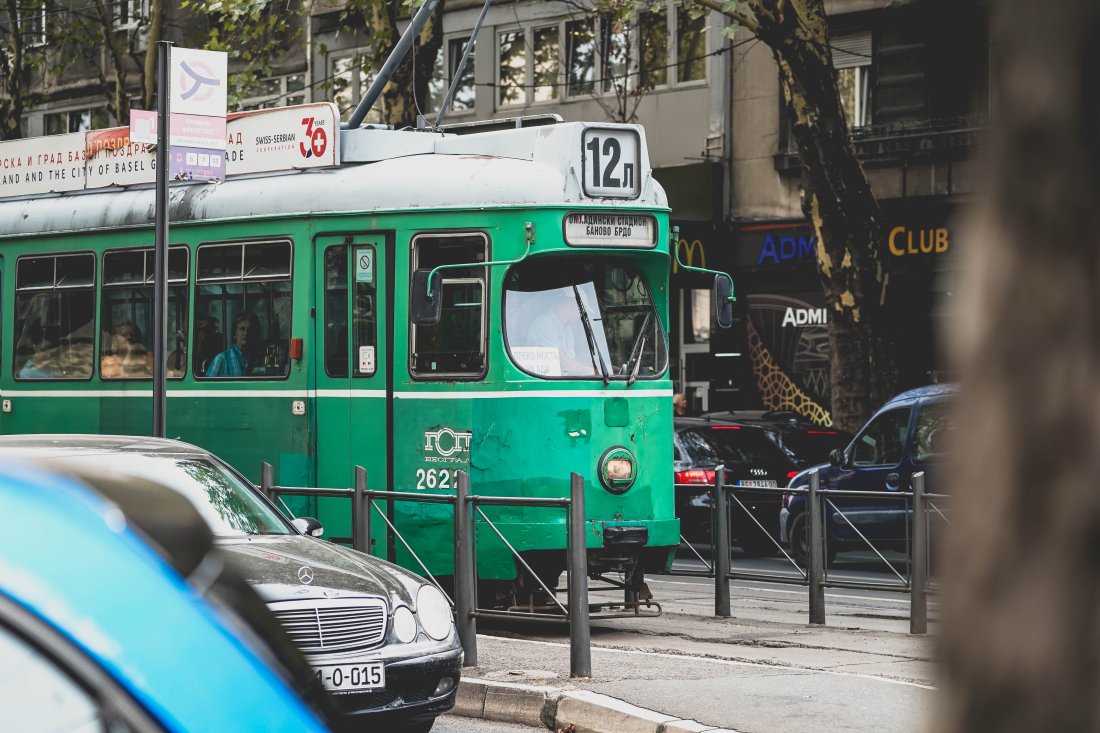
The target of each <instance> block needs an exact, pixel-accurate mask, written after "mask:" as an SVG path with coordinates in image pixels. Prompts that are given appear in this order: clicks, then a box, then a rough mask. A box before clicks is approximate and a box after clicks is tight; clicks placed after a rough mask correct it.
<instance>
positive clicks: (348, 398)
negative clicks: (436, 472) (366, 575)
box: [313, 233, 388, 539]
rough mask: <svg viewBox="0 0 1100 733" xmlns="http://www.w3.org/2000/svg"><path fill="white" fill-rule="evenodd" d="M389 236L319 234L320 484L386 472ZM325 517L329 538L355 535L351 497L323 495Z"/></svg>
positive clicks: (380, 485)
mask: <svg viewBox="0 0 1100 733" xmlns="http://www.w3.org/2000/svg"><path fill="white" fill-rule="evenodd" d="M385 244H386V235H385V234H382V233H356V234H344V233H340V234H322V235H318V236H317V238H316V239H315V248H314V253H315V254H314V264H315V271H316V277H317V283H316V293H317V303H316V310H317V313H316V318H315V319H314V324H315V329H316V331H315V334H314V339H313V343H314V344H315V345H316V346H315V348H314V355H313V359H314V364H315V367H314V369H315V371H314V373H315V374H316V385H317V399H316V400H315V403H314V404H315V408H314V415H315V430H314V436H315V446H316V449H315V451H314V453H315V456H316V485H317V486H320V487H325V488H347V487H351V486H353V485H354V483H353V482H354V467H355V466H356V465H360V466H363V467H364V468H365V469H366V470H367V481H368V487H369V488H372V489H384V488H386V486H387V483H388V481H387V476H386V468H387V461H386V414H387V411H386V403H387V399H386V396H387V388H388V385H387V370H386V348H387V345H386V338H385V334H386V327H385V324H386V317H387V314H386V313H385V304H386V301H385V297H384V293H385V282H386V251H385V250H386V247H385ZM317 513H318V518H319V519H320V520H321V522H322V523H323V524H324V525H325V535H326V536H327V537H328V538H330V539H341V538H350V536H351V511H350V505H349V503H348V501H347V500H346V499H343V498H330V499H319V500H318V507H317Z"/></svg>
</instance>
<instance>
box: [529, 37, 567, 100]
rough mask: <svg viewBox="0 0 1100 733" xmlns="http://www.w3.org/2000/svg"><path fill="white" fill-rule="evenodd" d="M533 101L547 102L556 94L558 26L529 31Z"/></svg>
mask: <svg viewBox="0 0 1100 733" xmlns="http://www.w3.org/2000/svg"><path fill="white" fill-rule="evenodd" d="M531 37H532V48H533V49H534V52H533V54H532V65H533V67H534V69H533V72H534V73H533V74H532V76H533V78H534V81H535V88H534V95H533V96H534V100H533V101H535V102H549V101H550V100H552V99H554V98H555V97H557V96H558V70H559V68H560V65H561V64H560V58H561V41H560V35H559V30H558V26H556V25H555V26H550V27H548V28H536V29H534V31H532V33H531Z"/></svg>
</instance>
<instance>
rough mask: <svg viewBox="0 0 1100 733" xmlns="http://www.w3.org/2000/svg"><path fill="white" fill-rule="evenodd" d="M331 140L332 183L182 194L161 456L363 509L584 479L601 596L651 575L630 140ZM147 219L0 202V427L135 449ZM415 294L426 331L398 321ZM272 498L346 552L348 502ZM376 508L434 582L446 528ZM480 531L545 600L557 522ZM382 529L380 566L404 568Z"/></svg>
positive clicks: (415, 510) (652, 203)
mask: <svg viewBox="0 0 1100 733" xmlns="http://www.w3.org/2000/svg"><path fill="white" fill-rule="evenodd" d="M299 116H300V115H299ZM255 122H256V120H255V119H252V124H253V127H255ZM337 124H338V123H337ZM233 129H234V121H233V119H231V120H230V126H229V132H230V138H231V141H232V138H233ZM337 132H338V136H337ZM329 134H330V135H331V137H330V138H329V141H330V142H331V143H332V144H333V145H334V146H335V145H336V144H338V145H339V155H338V156H337V157H336V158H334V160H333V161H332V163H331V164H329V165H321V166H319V167H314V168H302V169H291V170H281V171H269V172H261V173H253V174H249V175H240V176H235V175H233V170H232V168H230V170H229V173H230V175H228V176H227V180H226V181H225V182H224V183H219V184H217V185H215V184H176V185H173V186H172V188H171V192H170V217H171V229H170V233H169V244H170V250H169V258H168V259H169V266H168V269H169V277H168V284H169V314H168V320H169V324H168V349H169V353H168V354H167V359H168V386H167V407H166V421H167V435H168V436H169V437H176V438H179V439H182V440H185V441H188V442H191V443H194V444H197V445H199V446H202V447H204V448H207V449H209V450H211V451H213V452H214V453H216V454H217V455H219V456H221V457H223V458H224V459H225V460H227V461H228V462H230V463H231V464H232V465H233V466H235V467H236V468H237V469H238V470H239V471H241V472H242V473H243V474H245V475H246V476H249V477H250V478H251V479H252V480H254V481H256V480H258V479H259V478H260V470H261V463H262V462H264V461H266V462H270V463H272V464H273V465H274V467H275V480H276V483H277V484H279V485H281V486H303V487H313V486H322V487H347V486H350V485H351V483H352V478H353V467H354V466H356V465H361V466H363V467H365V469H366V470H367V474H368V486H369V488H371V489H376V490H384V489H394V490H408V491H417V492H428V493H431V492H447V491H453V490H454V487H455V484H456V475H457V471H459V470H463V471H467V472H469V475H470V481H471V487H472V491H473V492H474V493H476V494H482V495H504V496H518V497H560V496H568V494H569V480H570V472H577V473H579V474H580V475H582V476H583V477H584V478H585V481H586V492H585V501H586V507H587V514H588V522H589V527H590V531H589V532H588V534H587V541H588V547H589V562H590V569H591V571H592V574H593V576H596V575H599V574H607V575H608V576H609V577H618V578H620V579H621V578H624V577H625V578H626V579H628V580H627V582H628V583H634V584H637V583H640V581H641V578H642V576H643V573H644V572H646V571H661V570H662V569H665V568H667V566H668V564H669V563H670V561H671V555H672V553H673V550H674V548H675V547H676V546H677V545H678V544H679V522H678V520H677V519H676V517H675V515H674V510H673V484H672V471H671V463H670V453H669V450H670V446H671V444H672V440H671V437H672V409H671V397H672V384H671V381H670V379H669V373H668V353H667V342H668V340H667V336H666V334H667V329H668V317H669V316H668V301H669V290H668V288H669V282H668V278H669V269H670V268H669V265H670V261H669V257H670V254H669V247H668V242H669V237H670V232H669V225H668V205H667V201H666V197H665V194H664V192H663V190H662V189H661V187H660V185H659V184H658V183H657V182H656V181H655V180H654V179H653V177H652V175H651V169H650V164H649V159H648V154H647V151H646V145H645V133H644V131H643V130H642V129H641V128H640V127H637V126H631V125H613V124H601V125H595V124H585V123H560V122H558V123H556V124H549V125H544V126H531V127H525V126H516V127H515V128H513V129H504V130H492V131H479V132H471V133H469V134H461V135H458V134H443V133H439V132H429V131H408V130H406V131H394V130H386V129H357V130H354V131H349V130H340V131H337V130H336V129H335V126H334V127H333V128H331V131H330V133H329ZM337 137H338V139H337ZM45 140H48V139H45ZM237 142H238V143H240V139H239V136H238V139H237ZM247 142H248V141H246V143H247ZM256 144H260V137H259V136H257V139H256ZM291 146H295V143H293V142H292V143H291ZM306 147H307V146H304V145H303V146H302V150H303V152H304V151H306ZM113 152H114V153H118V152H119V151H118V150H115V151H113ZM227 154H228V155H232V154H233V150H232V146H231V148H230V150H229V151H228V152H227ZM243 155H244V154H242V156H243ZM3 156H4V153H3V150H2V148H0V158H2V157H3ZM150 156H151V153H150ZM88 160H89V162H88V165H89V167H91V163H90V161H91V157H90V154H89V159H88ZM28 162H29V161H28ZM6 180H7V181H8V182H10V181H11V179H6ZM11 192H12V189H11V187H10V186H9V187H8V188H7V189H0V193H7V194H10V193H11ZM153 212H154V189H153V187H152V186H151V185H149V184H148V183H145V184H142V183H137V184H132V185H124V186H114V187H112V188H108V189H98V190H97V189H89V188H86V189H85V190H80V191H75V192H62V193H40V194H34V195H16V196H11V195H8V196H6V197H5V198H4V199H3V200H0V304H2V310H0V312H2V315H3V320H2V323H0V399H2V402H3V409H2V411H0V431H2V432H3V433H32V432H33V433H39V432H69V433H100V434H134V435H147V434H149V433H150V432H151V411H152V406H151V395H152V384H151V374H152V367H151V363H152V358H151V356H150V354H149V349H150V348H151V342H152V329H153V313H152V298H153V286H152V279H153V250H152V246H153V236H154V232H153ZM426 283H432V284H433V286H434V287H435V290H436V292H437V294H436V296H435V297H436V300H435V301H434V302H433V301H427V306H428V307H427V310H429V311H430V310H433V308H434V309H435V310H437V313H436V314H434V315H435V317H436V318H437V319H438V320H437V321H436V322H434V323H432V322H431V321H432V320H434V319H433V318H432V317H431V316H429V317H427V318H419V317H418V318H415V319H414V317H413V311H414V310H415V309H416V308H418V307H420V308H423V307H424V306H425V298H426V297H427V296H426V291H427V290H428V288H426V287H425V284H426ZM421 289H423V290H424V291H425V292H424V293H422V292H421ZM414 320H419V321H420V322H419V323H414V322H413V321H414ZM288 501H289V502H290V504H291V509H292V510H293V511H295V513H299V514H302V513H308V514H315V515H317V516H318V517H319V518H320V519H321V521H322V522H323V524H324V525H325V527H326V532H327V534H328V536H330V537H333V538H336V539H338V540H340V539H346V538H347V537H348V536H349V535H350V531H351V527H350V508H349V504H348V502H347V501H346V500H342V499H338V498H329V499H316V498H313V499H306V498H300V499H288ZM387 511H388V512H389V514H390V516H391V517H392V521H393V522H394V524H395V526H396V527H397V528H398V530H399V531H400V532H401V533H402V535H403V536H404V537H405V538H406V539H407V540H408V541H409V542H410V544H412V546H413V548H414V549H415V550H416V553H417V555H418V556H419V557H420V559H421V560H423V561H424V563H425V564H426V565H427V567H428V568H429V569H430V570H431V571H432V572H433V573H438V574H441V575H444V576H446V575H449V574H450V573H451V568H452V557H451V555H452V523H451V518H450V512H451V510H450V508H449V507H446V506H440V505H429V504H414V503H408V502H393V503H392V504H391V505H389V506H388V507H387ZM485 511H486V513H487V514H488V515H489V516H490V517H491V518H492V519H493V521H494V522H495V523H496V524H497V526H498V527H499V528H500V529H501V531H502V532H503V533H504V535H505V536H506V537H508V539H509V542H511V543H512V544H513V545H514V546H515V547H516V548H517V549H518V550H519V551H521V552H522V553H523V555H524V557H525V559H526V560H527V561H528V563H529V564H530V565H531V567H532V568H534V569H536V571H537V572H538V574H539V575H542V576H545V579H546V580H547V581H549V582H550V583H551V584H552V583H553V582H554V581H555V580H556V578H557V577H558V574H559V572H560V571H561V570H562V569H563V568H564V566H565V553H564V545H565V538H566V533H565V519H566V517H565V513H564V512H563V511H561V510H560V509H554V508H506V507H492V508H487V509H486V510H485ZM373 527H374V532H375V536H374V538H373V539H372V552H373V553H374V554H376V555H381V556H386V555H387V554H389V555H390V556H391V558H392V559H395V560H396V562H398V563H400V564H401V565H404V566H406V567H409V568H411V569H414V570H417V571H419V570H420V567H419V565H418V564H417V563H416V562H415V560H414V559H413V558H412V557H411V556H410V555H409V553H408V552H407V551H406V550H405V548H404V547H403V545H402V544H401V543H399V542H394V541H393V540H392V538H390V537H389V536H388V535H387V528H386V527H385V524H384V523H383V522H381V521H376V522H374V523H373ZM478 556H479V567H478V572H479V576H480V578H481V580H482V581H500V582H499V583H497V584H496V585H497V587H498V590H503V593H502V595H501V596H500V598H501V599H504V598H505V596H508V595H509V593H514V591H515V590H516V588H517V587H518V588H521V589H522V588H523V587H532V586H531V585H530V584H529V582H526V581H525V580H524V579H523V578H522V575H523V573H520V572H517V563H516V562H515V561H514V559H513V557H512V556H511V554H510V553H509V552H508V551H507V549H506V548H505V546H504V545H503V543H501V542H500V541H499V540H498V539H497V538H496V537H495V535H494V534H493V533H492V532H490V531H489V530H488V528H486V527H480V526H479V528H478ZM485 600H486V599H484V598H483V599H482V602H483V603H484V602H485Z"/></svg>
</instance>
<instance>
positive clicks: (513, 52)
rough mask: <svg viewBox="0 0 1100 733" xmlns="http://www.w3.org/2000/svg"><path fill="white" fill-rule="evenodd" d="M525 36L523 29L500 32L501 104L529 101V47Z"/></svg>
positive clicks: (498, 99) (499, 84) (499, 83)
mask: <svg viewBox="0 0 1100 733" xmlns="http://www.w3.org/2000/svg"><path fill="white" fill-rule="evenodd" d="M523 36H524V33H523V31H508V32H507V33H501V34H500V65H499V73H500V78H499V80H498V81H497V84H498V87H497V88H498V90H499V96H498V98H497V102H498V103H499V104H500V105H501V106H504V105H509V104H526V103H527V90H526V88H525V87H526V86H527V48H526V45H525V42H524V41H525V39H524V37H523Z"/></svg>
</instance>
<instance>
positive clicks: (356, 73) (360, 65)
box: [329, 54, 382, 124]
mask: <svg viewBox="0 0 1100 733" xmlns="http://www.w3.org/2000/svg"><path fill="white" fill-rule="evenodd" d="M329 68H330V72H329V77H330V78H331V79H332V82H331V84H332V90H331V92H332V99H333V101H335V102H336V106H337V108H339V110H340V117H341V118H346V117H347V116H348V115H349V114H350V113H351V111H352V110H353V109H355V107H356V106H357V105H358V104H359V100H360V99H362V98H363V95H365V94H366V93H367V89H369V88H370V84H371V82H372V81H373V80H374V75H373V74H371V73H370V71H369V70H368V69H367V68H366V58H365V57H364V56H362V55H360V54H351V55H347V56H334V57H331V60H330V65H329ZM364 122H369V123H372V124H382V110H381V108H379V107H378V106H375V107H373V108H372V109H371V110H370V111H369V112H367V116H366V117H365V118H364Z"/></svg>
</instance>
